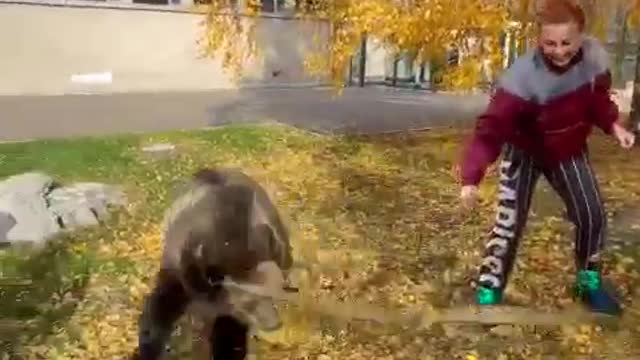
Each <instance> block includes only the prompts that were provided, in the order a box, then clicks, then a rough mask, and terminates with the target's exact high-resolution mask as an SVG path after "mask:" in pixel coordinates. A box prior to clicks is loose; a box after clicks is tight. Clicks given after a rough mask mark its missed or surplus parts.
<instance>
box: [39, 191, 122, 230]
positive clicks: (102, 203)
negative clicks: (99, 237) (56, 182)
mask: <svg viewBox="0 0 640 360" xmlns="http://www.w3.org/2000/svg"><path fill="white" fill-rule="evenodd" d="M46 199H47V202H48V203H49V209H50V211H51V212H52V213H53V214H55V215H56V216H57V217H59V218H60V219H61V220H62V223H63V226H64V227H65V228H70V229H72V228H76V227H83V226H92V225H97V224H98V223H99V222H100V220H104V219H106V218H107V217H108V215H109V211H108V207H109V206H111V205H115V206H124V205H126V196H125V194H124V192H123V191H121V190H120V189H119V188H117V187H115V186H111V185H106V184H101V183H89V182H87V183H76V184H72V185H69V186H64V187H59V188H56V189H54V190H53V191H51V192H50V193H49V194H47V196H46Z"/></svg>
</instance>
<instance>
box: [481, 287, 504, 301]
mask: <svg viewBox="0 0 640 360" xmlns="http://www.w3.org/2000/svg"><path fill="white" fill-rule="evenodd" d="M501 302H502V291H501V290H499V289H494V288H489V287H484V286H478V289H477V290H476V303H477V304H478V305H496V304H499V303H501Z"/></svg>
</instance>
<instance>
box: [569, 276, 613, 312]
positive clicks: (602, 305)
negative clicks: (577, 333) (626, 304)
mask: <svg viewBox="0 0 640 360" xmlns="http://www.w3.org/2000/svg"><path fill="white" fill-rule="evenodd" d="M575 294H576V297H578V298H579V299H580V300H582V302H583V303H584V304H585V305H587V307H589V308H590V309H591V311H593V312H599V313H604V314H609V315H620V314H621V313H622V309H621V307H620V304H619V303H618V300H616V298H615V297H614V296H613V294H611V293H610V292H609V291H607V290H606V289H604V287H603V286H602V278H601V276H600V273H598V272H597V271H592V270H581V271H579V272H578V278H577V281H576V286H575Z"/></svg>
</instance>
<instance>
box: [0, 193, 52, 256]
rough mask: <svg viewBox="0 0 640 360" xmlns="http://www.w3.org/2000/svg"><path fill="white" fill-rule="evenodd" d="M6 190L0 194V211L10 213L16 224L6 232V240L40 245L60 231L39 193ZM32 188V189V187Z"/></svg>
mask: <svg viewBox="0 0 640 360" xmlns="http://www.w3.org/2000/svg"><path fill="white" fill-rule="evenodd" d="M22 190H23V191H16V192H8V191H5V192H3V193H2V195H1V196H0V212H3V213H7V214H11V216H12V217H13V219H14V221H15V222H16V224H15V225H14V226H13V227H12V228H11V229H9V231H8V232H7V234H6V239H7V241H8V242H11V243H16V242H31V243H34V245H36V246H40V245H42V244H43V243H44V242H45V241H46V240H48V239H49V238H51V237H52V236H53V235H55V234H56V233H57V232H59V231H60V226H59V225H58V222H57V221H56V219H55V217H54V216H52V215H51V213H50V212H49V209H48V208H47V203H46V202H45V200H44V197H43V196H42V194H41V193H37V192H32V193H29V192H27V191H24V189H22ZM32 190H34V189H32Z"/></svg>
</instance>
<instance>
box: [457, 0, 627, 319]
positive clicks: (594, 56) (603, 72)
mask: <svg viewBox="0 0 640 360" xmlns="http://www.w3.org/2000/svg"><path fill="white" fill-rule="evenodd" d="M538 15H539V16H538V46H537V47H536V48H535V49H532V50H531V51H529V52H528V53H526V54H525V55H523V56H522V57H520V58H519V59H517V60H516V61H515V62H514V64H513V65H512V66H511V67H510V68H509V69H508V70H507V71H506V72H505V73H504V74H503V75H502V76H501V78H500V79H499V82H498V86H497V88H496V90H495V92H494V94H493V96H492V99H491V102H490V104H489V106H488V108H487V109H486V111H485V112H484V113H483V114H482V115H481V116H480V117H479V118H478V121H477V124H476V129H475V133H474V135H473V137H472V139H471V142H470V143H469V145H468V146H467V148H466V150H465V153H464V157H463V160H462V164H461V175H462V191H461V199H462V202H463V204H464V205H465V206H473V204H474V203H475V201H476V199H477V197H478V184H479V183H480V182H481V180H482V178H483V177H484V175H485V171H486V169H487V167H488V166H489V165H490V164H491V163H493V162H494V161H495V160H496V159H497V158H498V156H499V154H500V152H501V150H502V149H503V145H504V156H503V159H502V162H501V164H500V185H499V186H500V189H499V199H498V200H499V204H498V215H497V217H496V224H495V226H494V228H493V230H492V231H491V236H490V240H489V242H488V243H487V246H486V254H485V257H484V259H483V262H482V266H481V268H480V275H479V279H478V290H477V294H476V301H477V302H478V304H481V305H489V304H497V303H499V302H500V301H501V299H502V294H503V291H504V288H505V286H506V284H507V278H508V276H509V273H510V272H511V269H512V267H513V262H514V259H515V256H516V249H517V246H518V242H519V240H520V237H521V235H522V231H523V229H524V227H525V223H526V221H527V215H528V211H529V205H530V202H531V195H532V193H533V190H534V187H535V184H536V182H537V180H538V178H539V176H540V175H541V174H542V175H544V176H545V177H546V179H547V180H548V181H549V183H550V184H551V185H552V187H553V189H554V190H555V191H556V192H557V193H558V195H560V197H561V198H562V200H563V201H564V203H565V206H566V208H567V212H568V214H569V218H570V220H571V222H572V223H573V224H575V226H576V232H575V237H576V238H575V258H576V267H577V270H578V274H577V281H576V291H577V295H578V296H579V297H580V298H581V299H582V300H583V301H584V302H585V303H586V304H587V305H588V306H590V308H591V309H592V310H593V311H597V312H605V313H609V314H619V313H620V311H621V309H620V306H619V304H618V302H617V301H616V300H615V298H614V297H613V296H612V295H611V294H609V293H607V292H606V291H604V289H603V288H602V286H601V283H602V281H601V275H600V257H601V251H602V249H603V244H604V239H605V236H606V221H607V219H606V213H605V211H604V208H603V204H602V198H601V195H600V192H599V189H598V185H597V182H596V178H595V176H594V173H593V169H592V167H591V165H590V163H589V159H588V154H587V146H586V139H587V137H588V135H589V134H590V132H591V128H592V125H596V126H598V127H599V128H600V129H602V131H604V132H605V133H607V134H611V135H613V136H614V137H615V138H616V139H617V140H618V142H619V143H620V145H621V146H622V147H623V148H627V149H628V148H631V147H632V146H633V143H634V140H635V138H634V135H633V134H632V133H631V132H629V131H627V130H626V129H625V128H624V127H623V126H622V125H621V124H619V123H618V122H617V120H618V109H617V107H616V105H615V103H613V102H612V101H611V99H610V97H609V90H610V86H611V75H610V72H609V69H608V65H607V53H606V51H605V50H604V48H603V47H602V46H601V45H600V44H599V43H598V42H597V41H596V40H595V39H593V38H590V37H587V36H586V35H585V34H584V24H585V15H584V12H583V11H582V9H581V8H580V7H579V6H577V5H575V4H573V3H572V2H570V1H569V0H551V1H546V3H545V4H544V5H543V6H542V8H541V10H540V11H539V14H538Z"/></svg>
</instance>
